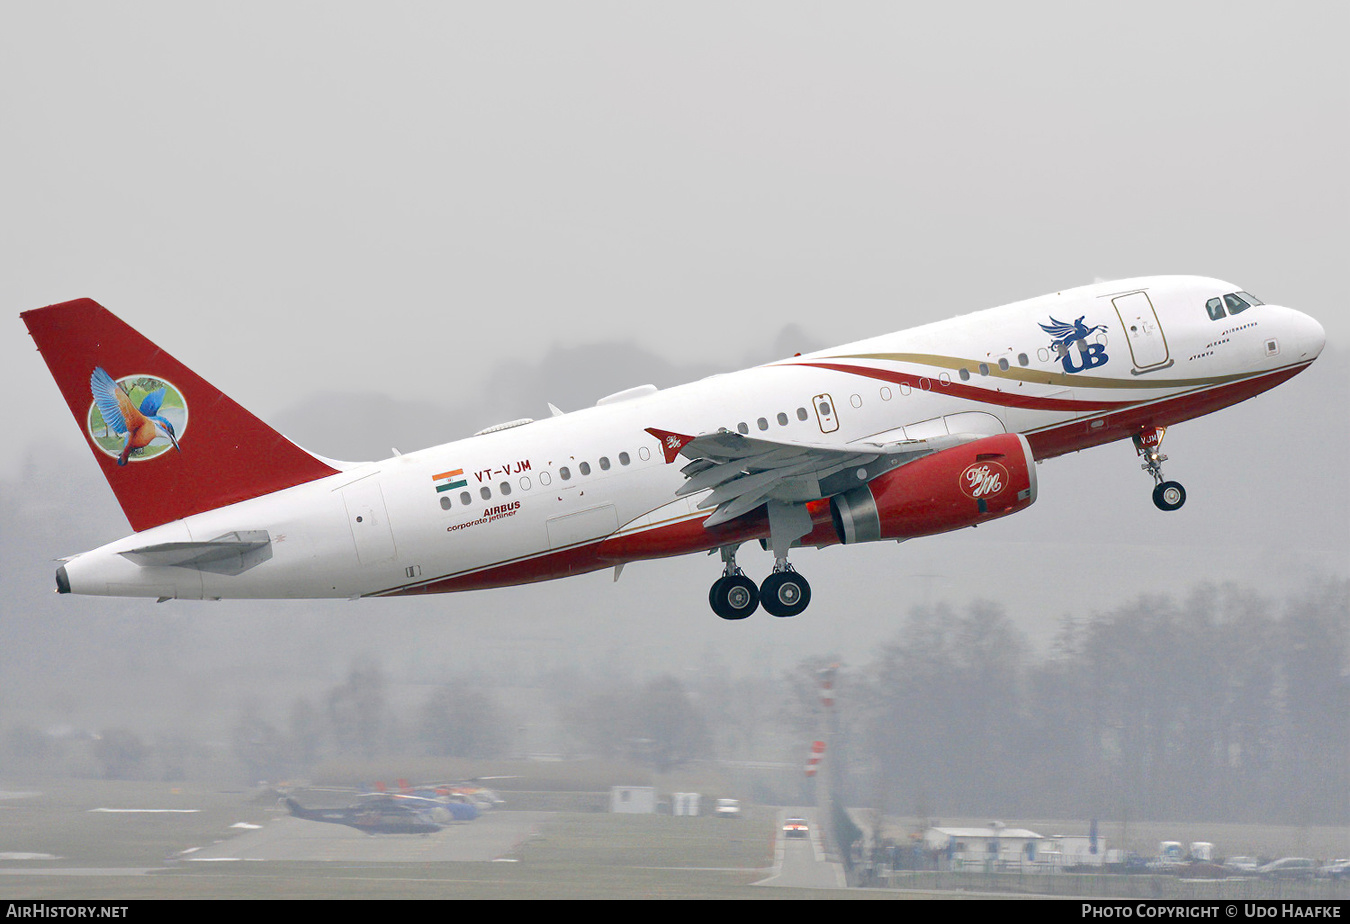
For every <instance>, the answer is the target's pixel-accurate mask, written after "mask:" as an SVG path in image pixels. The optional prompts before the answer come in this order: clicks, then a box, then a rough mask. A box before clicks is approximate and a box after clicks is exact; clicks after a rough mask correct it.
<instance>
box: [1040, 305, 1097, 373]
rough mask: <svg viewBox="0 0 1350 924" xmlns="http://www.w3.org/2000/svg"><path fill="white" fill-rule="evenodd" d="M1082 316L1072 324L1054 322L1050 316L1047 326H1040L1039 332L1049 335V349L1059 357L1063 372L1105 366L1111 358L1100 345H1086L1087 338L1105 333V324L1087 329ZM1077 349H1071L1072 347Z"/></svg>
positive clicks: (1084, 316) (1052, 316) (1053, 318)
mask: <svg viewBox="0 0 1350 924" xmlns="http://www.w3.org/2000/svg"><path fill="white" fill-rule="evenodd" d="M1086 317H1087V315H1083V316H1082V317H1080V318H1079V319H1078V320H1077V321H1074V322H1073V323H1072V324H1070V323H1068V322H1066V321H1057V320H1055V317H1054V315H1051V316H1050V323H1049V324H1042V325H1040V328H1041V330H1043V331H1045V332H1046V333H1047V334H1049V335H1050V349H1051V350H1052V351H1053V352H1054V353H1055V354H1056V355H1057V356H1059V361H1060V365H1062V366H1063V367H1064V371H1065V372H1071V373H1072V372H1082V371H1083V370H1084V369H1095V368H1097V367H1098V366H1102V365H1105V364H1106V361H1107V360H1108V359H1110V358H1111V357H1109V356H1107V355H1106V347H1105V346H1104V345H1103V344H1100V343H1088V341H1087V338H1088V337H1090V336H1092V335H1093V334H1094V333H1096V332H1097V331H1101V332H1102V333H1106V325H1105V324H1095V325H1093V326H1092V327H1088V326H1087V325H1086V324H1084V323H1083V319H1084V318H1086ZM1075 346H1076V347H1077V348H1078V349H1077V350H1075V349H1073V348H1074V347H1075ZM1075 353H1076V354H1077V356H1076V357H1075Z"/></svg>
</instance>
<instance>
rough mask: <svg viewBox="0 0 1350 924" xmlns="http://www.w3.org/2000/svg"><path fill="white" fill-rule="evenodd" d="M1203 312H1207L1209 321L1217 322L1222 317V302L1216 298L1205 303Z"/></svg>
mask: <svg viewBox="0 0 1350 924" xmlns="http://www.w3.org/2000/svg"><path fill="white" fill-rule="evenodd" d="M1205 310H1206V311H1208V312H1209V319H1210V320H1211V321H1217V320H1219V319H1220V318H1222V317H1223V316H1224V314H1223V300H1222V299H1218V298H1211V299H1210V300H1209V301H1207V302H1205Z"/></svg>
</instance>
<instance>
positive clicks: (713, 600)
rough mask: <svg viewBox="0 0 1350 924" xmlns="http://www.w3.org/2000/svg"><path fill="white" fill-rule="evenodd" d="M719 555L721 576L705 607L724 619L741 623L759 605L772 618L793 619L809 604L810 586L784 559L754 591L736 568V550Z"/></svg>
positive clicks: (747, 579)
mask: <svg viewBox="0 0 1350 924" xmlns="http://www.w3.org/2000/svg"><path fill="white" fill-rule="evenodd" d="M720 551H721V553H722V576H721V577H720V578H718V579H717V580H716V581H715V582H713V586H712V589H711V590H709V591H708V603H709V605H710V606H712V609H713V612H714V613H716V614H717V615H718V616H721V617H722V618H723V619H744V618H745V617H747V616H749V615H750V614H751V613H753V612H754V611H755V610H756V609H758V608H759V607H760V605H763V607H764V609H765V610H766V611H767V612H768V613H769V614H770V615H772V616H781V617H787V616H796V615H797V614H798V613H800V612H801V611H802V610H804V609H806V605H807V604H808V603H810V602H811V585H810V584H808V583H807V582H806V578H804V577H802V576H801V575H800V574H798V573H797V572H796V571H794V570H793V569H792V566H791V565H790V564H788V562H787V559H786V558H783V559H779V560H778V561H777V562H775V564H774V569H773V573H772V574H770V575H769V576H768V577H766V578H765V579H764V583H763V584H760V585H759V586H758V587H756V586H755V582H754V581H752V580H750V579H749V578H748V577H746V576H745V572H743V571H741V569H740V568H738V567H737V566H736V547H735V546H723V547H722V548H721V550H720Z"/></svg>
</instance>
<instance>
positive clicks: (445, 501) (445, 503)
mask: <svg viewBox="0 0 1350 924" xmlns="http://www.w3.org/2000/svg"><path fill="white" fill-rule="evenodd" d="M441 509H442V510H449V509H450V498H448V497H446V496H445V495H444V494H442V495H441Z"/></svg>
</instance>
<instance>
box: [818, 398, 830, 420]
mask: <svg viewBox="0 0 1350 924" xmlns="http://www.w3.org/2000/svg"><path fill="white" fill-rule="evenodd" d="M820 416H821V417H829V416H830V402H828V401H822V402H820Z"/></svg>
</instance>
